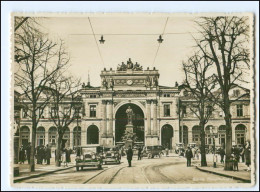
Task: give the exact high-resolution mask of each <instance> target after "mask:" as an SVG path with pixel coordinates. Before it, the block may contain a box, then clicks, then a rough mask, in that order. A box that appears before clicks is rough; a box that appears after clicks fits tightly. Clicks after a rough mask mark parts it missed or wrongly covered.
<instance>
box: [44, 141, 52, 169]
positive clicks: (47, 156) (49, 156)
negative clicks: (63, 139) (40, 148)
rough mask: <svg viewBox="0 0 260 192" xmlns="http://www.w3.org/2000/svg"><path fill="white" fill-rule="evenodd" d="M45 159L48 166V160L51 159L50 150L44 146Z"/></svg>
mask: <svg viewBox="0 0 260 192" xmlns="http://www.w3.org/2000/svg"><path fill="white" fill-rule="evenodd" d="M45 159H46V161H47V165H50V159H51V148H50V147H49V145H48V144H47V145H46V152H45Z"/></svg>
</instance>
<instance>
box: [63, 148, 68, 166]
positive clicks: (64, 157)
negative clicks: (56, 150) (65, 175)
mask: <svg viewBox="0 0 260 192" xmlns="http://www.w3.org/2000/svg"><path fill="white" fill-rule="evenodd" d="M61 162H62V163H63V165H64V167H65V166H68V164H67V161H66V149H63V150H62V155H61Z"/></svg>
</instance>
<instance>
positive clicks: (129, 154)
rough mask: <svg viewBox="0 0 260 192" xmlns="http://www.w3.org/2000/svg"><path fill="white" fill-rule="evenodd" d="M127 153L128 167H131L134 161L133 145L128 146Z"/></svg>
mask: <svg viewBox="0 0 260 192" xmlns="http://www.w3.org/2000/svg"><path fill="white" fill-rule="evenodd" d="M126 155H127V160H128V167H131V166H132V165H131V161H132V158H133V150H132V148H131V146H130V145H129V146H128V150H127V152H126Z"/></svg>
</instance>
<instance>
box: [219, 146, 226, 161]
mask: <svg viewBox="0 0 260 192" xmlns="http://www.w3.org/2000/svg"><path fill="white" fill-rule="evenodd" d="M219 155H220V163H224V156H225V150H224V149H223V148H222V147H221V148H220V150H219Z"/></svg>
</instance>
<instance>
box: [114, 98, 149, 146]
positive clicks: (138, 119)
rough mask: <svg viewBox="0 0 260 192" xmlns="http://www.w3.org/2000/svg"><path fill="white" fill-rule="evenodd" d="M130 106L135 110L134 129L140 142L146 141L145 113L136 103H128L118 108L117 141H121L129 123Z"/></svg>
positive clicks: (116, 116)
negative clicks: (128, 109) (128, 110)
mask: <svg viewBox="0 0 260 192" xmlns="http://www.w3.org/2000/svg"><path fill="white" fill-rule="evenodd" d="M128 106H130V107H131V108H132V110H133V112H134V116H133V128H134V129H133V131H134V133H136V136H137V138H138V141H139V142H144V113H143V110H142V109H141V108H140V107H139V106H138V105H136V104H133V103H127V104H124V105H122V106H121V107H119V108H118V110H117V111H116V114H115V142H120V141H121V138H122V136H123V135H124V132H125V129H126V125H127V115H126V110H127V108H128Z"/></svg>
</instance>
